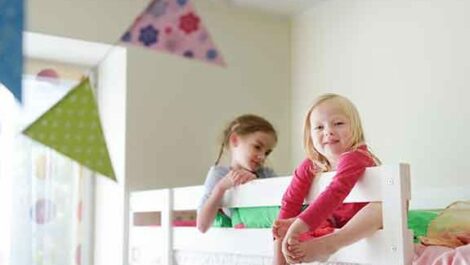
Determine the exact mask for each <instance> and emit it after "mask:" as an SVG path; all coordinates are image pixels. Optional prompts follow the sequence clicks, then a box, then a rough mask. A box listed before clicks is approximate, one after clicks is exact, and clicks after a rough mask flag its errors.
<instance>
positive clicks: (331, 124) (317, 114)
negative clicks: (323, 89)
mask: <svg viewBox="0 0 470 265" xmlns="http://www.w3.org/2000/svg"><path fill="white" fill-rule="evenodd" d="M310 126H311V137H312V142H313V147H314V148H315V149H316V150H317V151H318V152H319V153H320V154H322V155H323V156H324V157H326V159H328V161H329V162H330V164H332V165H335V164H336V162H337V160H338V158H339V156H340V155H341V154H342V153H344V152H346V151H348V149H349V148H350V146H351V141H352V130H351V122H350V120H349V118H348V117H347V116H346V115H345V113H344V111H343V110H342V109H341V107H340V106H338V104H337V103H336V102H334V101H333V100H327V101H325V102H323V103H321V104H320V105H318V106H317V107H315V108H314V109H313V111H312V112H311V114H310Z"/></svg>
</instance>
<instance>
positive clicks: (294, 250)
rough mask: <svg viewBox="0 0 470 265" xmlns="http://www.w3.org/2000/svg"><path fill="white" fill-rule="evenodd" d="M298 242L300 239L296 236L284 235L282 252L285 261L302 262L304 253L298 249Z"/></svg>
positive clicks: (291, 262) (290, 262)
mask: <svg viewBox="0 0 470 265" xmlns="http://www.w3.org/2000/svg"><path fill="white" fill-rule="evenodd" d="M299 243H300V241H299V239H298V236H296V237H289V236H286V237H285V238H284V239H283V240H282V254H283V255H284V259H285V260H286V261H287V263H289V264H296V263H302V259H303V258H304V256H305V254H304V253H303V252H302V251H301V250H300V249H299V247H298V245H299Z"/></svg>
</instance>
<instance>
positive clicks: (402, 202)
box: [130, 164, 413, 265]
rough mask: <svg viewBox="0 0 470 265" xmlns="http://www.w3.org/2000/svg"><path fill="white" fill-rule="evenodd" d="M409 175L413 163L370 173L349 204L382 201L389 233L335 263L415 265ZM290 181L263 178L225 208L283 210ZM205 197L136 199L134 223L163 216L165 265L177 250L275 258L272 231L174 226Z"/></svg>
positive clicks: (164, 193)
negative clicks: (177, 214)
mask: <svg viewBox="0 0 470 265" xmlns="http://www.w3.org/2000/svg"><path fill="white" fill-rule="evenodd" d="M409 172H410V171H409V166H408V165H407V164H396V165H382V166H378V167H372V168H368V169H367V170H366V172H365V173H364V176H363V177H362V178H361V179H360V181H359V182H358V183H357V184H356V186H355V187H354V189H353V191H352V192H351V193H350V194H349V196H348V197H347V198H346V202H370V201H374V202H377V201H381V202H382V204H383V220H384V227H383V230H380V231H378V232H376V233H375V234H374V235H373V236H371V237H370V238H367V239H364V240H361V241H359V242H357V243H355V244H353V245H351V246H349V247H347V248H344V249H341V250H340V251H338V252H337V253H336V254H335V255H334V256H333V257H332V258H331V259H330V260H332V261H338V262H339V261H341V262H350V263H359V264H374V265H389V264H390V265H392V264H393V265H409V264H411V260H412V253H413V252H412V251H413V249H412V233H411V232H410V231H409V230H408V228H407V204H408V201H409V200H410V193H411V192H410V175H409ZM333 176H334V172H332V173H325V174H322V175H321V176H320V177H318V178H315V182H314V185H312V188H311V190H310V194H309V196H308V198H307V200H306V202H307V203H308V202H309V201H311V200H313V199H314V198H315V197H316V196H317V195H318V194H320V193H321V192H322V191H323V190H324V189H325V188H326V187H327V185H328V184H329V183H330V181H331V179H332V178H333ZM290 180H291V177H278V178H270V179H260V180H255V181H252V182H250V183H247V184H245V185H242V186H239V187H237V188H234V189H232V190H230V191H229V192H227V193H226V195H225V197H224V201H223V206H224V207H256V206H278V205H280V201H281V198H282V195H283V193H284V191H285V190H286V188H287V186H288V185H289V183H290ZM202 193H203V186H193V187H184V188H174V189H163V190H151V191H141V192H133V193H132V194H131V196H130V209H131V212H130V214H131V218H130V220H133V218H132V217H133V214H134V213H135V212H161V218H162V226H161V228H159V230H161V231H159V234H160V235H161V237H162V239H161V242H162V245H163V248H162V250H161V251H162V254H163V257H162V258H163V263H162V264H165V265H172V264H173V258H172V256H173V251H177V250H190V251H201V252H208V253H231V254H242V255H255V256H266V257H271V256H272V235H271V229H233V228H211V229H209V231H208V232H207V233H205V234H202V233H200V232H199V231H197V229H196V228H195V227H172V226H171V220H172V211H176V210H194V209H196V208H197V206H198V204H199V200H200V198H201V196H202ZM131 230H132V226H131ZM130 237H132V234H131V235H130ZM131 241H132V239H131Z"/></svg>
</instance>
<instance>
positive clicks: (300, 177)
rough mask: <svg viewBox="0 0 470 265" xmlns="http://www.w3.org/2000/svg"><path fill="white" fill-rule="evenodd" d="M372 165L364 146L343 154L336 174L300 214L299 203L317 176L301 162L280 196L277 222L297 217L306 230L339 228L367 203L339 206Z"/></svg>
mask: <svg viewBox="0 0 470 265" xmlns="http://www.w3.org/2000/svg"><path fill="white" fill-rule="evenodd" d="M375 165H376V163H375V161H374V159H373V156H372V154H371V153H370V152H369V150H368V149H367V146H365V145H362V146H360V147H359V148H357V149H356V150H353V151H350V152H345V153H343V154H342V155H341V156H340V158H339V161H338V164H337V167H336V175H335V176H334V177H333V180H332V182H331V183H330V184H329V186H328V187H327V188H326V189H325V190H324V191H323V192H322V193H321V194H320V195H319V196H318V197H317V198H316V199H315V201H314V202H312V203H310V205H309V206H308V207H307V208H306V209H305V210H304V211H303V212H302V213H301V210H302V204H303V202H304V199H305V197H306V196H307V195H308V192H309V190H310V186H311V185H312V181H313V178H314V177H315V175H316V174H317V173H318V169H317V168H316V167H315V166H314V164H313V162H312V161H311V160H310V159H305V160H304V161H303V162H302V163H301V164H300V165H299V166H298V167H297V168H296V169H295V171H294V176H293V178H292V180H291V183H290V185H289V187H288V188H287V190H286V192H285V193H284V195H283V197H282V204H281V211H280V213H279V219H287V218H291V217H295V216H297V215H299V214H300V215H299V218H300V219H301V220H302V221H304V222H305V223H306V224H307V225H308V226H309V227H310V231H314V230H315V229H317V228H321V227H324V226H325V222H328V223H329V224H328V225H327V226H334V227H335V228H340V227H342V226H343V225H344V224H346V223H347V222H348V221H349V220H350V219H351V218H352V217H353V216H354V215H355V214H356V213H357V212H358V211H359V210H360V209H362V207H364V206H365V205H366V204H367V203H343V201H344V199H345V198H346V197H347V196H348V194H349V193H350V192H351V190H352V188H353V187H354V185H355V184H356V182H357V181H358V180H359V178H360V177H361V176H362V174H363V173H364V171H365V169H366V167H372V166H375Z"/></svg>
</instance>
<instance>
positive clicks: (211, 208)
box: [196, 186, 225, 233]
mask: <svg viewBox="0 0 470 265" xmlns="http://www.w3.org/2000/svg"><path fill="white" fill-rule="evenodd" d="M224 193H225V190H224V189H222V188H220V187H219V186H216V187H215V188H214V190H213V191H212V194H211V195H210V197H209V198H208V199H207V201H206V202H205V203H204V205H203V206H202V207H201V209H200V210H199V211H198V213H197V219H196V223H197V229H198V230H199V231H200V232H202V233H205V232H206V231H207V230H209V228H210V227H211V225H212V223H213V221H214V219H215V216H216V215H217V212H218V211H219V208H220V204H221V202H222V198H223V197H224Z"/></svg>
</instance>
